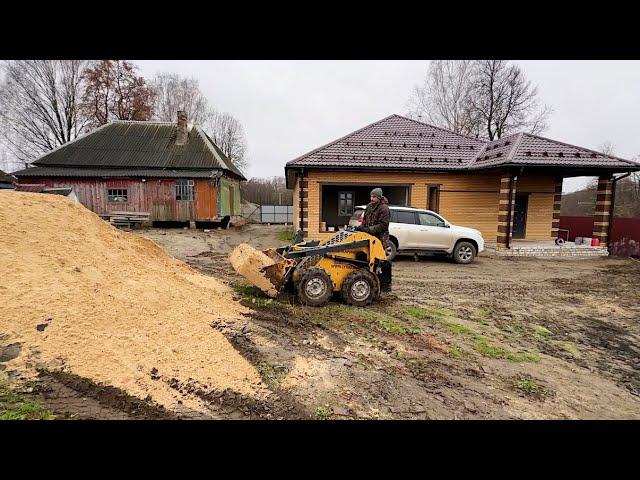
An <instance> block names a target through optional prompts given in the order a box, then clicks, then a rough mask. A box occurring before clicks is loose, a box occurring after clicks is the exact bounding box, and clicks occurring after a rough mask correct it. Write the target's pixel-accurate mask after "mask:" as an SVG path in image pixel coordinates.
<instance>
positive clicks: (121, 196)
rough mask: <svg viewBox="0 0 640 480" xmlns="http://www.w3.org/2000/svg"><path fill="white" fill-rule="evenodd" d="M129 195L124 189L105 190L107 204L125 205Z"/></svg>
mask: <svg viewBox="0 0 640 480" xmlns="http://www.w3.org/2000/svg"><path fill="white" fill-rule="evenodd" d="M128 201H129V195H128V192H127V189H126V188H109V189H107V202H109V203H127V202H128Z"/></svg>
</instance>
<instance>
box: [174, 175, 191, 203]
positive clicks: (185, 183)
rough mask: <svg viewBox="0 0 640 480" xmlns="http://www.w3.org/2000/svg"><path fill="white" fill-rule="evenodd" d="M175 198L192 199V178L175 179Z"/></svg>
mask: <svg viewBox="0 0 640 480" xmlns="http://www.w3.org/2000/svg"><path fill="white" fill-rule="evenodd" d="M176 200H189V201H192V200H193V180H176Z"/></svg>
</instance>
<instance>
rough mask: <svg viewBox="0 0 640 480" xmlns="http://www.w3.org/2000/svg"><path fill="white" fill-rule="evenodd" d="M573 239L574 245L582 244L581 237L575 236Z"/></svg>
mask: <svg viewBox="0 0 640 480" xmlns="http://www.w3.org/2000/svg"><path fill="white" fill-rule="evenodd" d="M573 241H574V242H575V244H576V245H582V237H576V238H575V239H574V240H573Z"/></svg>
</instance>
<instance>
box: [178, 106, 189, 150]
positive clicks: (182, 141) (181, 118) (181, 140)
mask: <svg viewBox="0 0 640 480" xmlns="http://www.w3.org/2000/svg"><path fill="white" fill-rule="evenodd" d="M177 126H178V133H177V136H176V145H186V143H187V113H186V112H184V111H182V110H178V124H177Z"/></svg>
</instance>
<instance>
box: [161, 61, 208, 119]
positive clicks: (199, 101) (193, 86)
mask: <svg viewBox="0 0 640 480" xmlns="http://www.w3.org/2000/svg"><path fill="white" fill-rule="evenodd" d="M150 85H151V88H152V89H153V91H154V92H155V103H154V112H155V118H156V120H160V121H162V122H173V121H175V119H176V112H177V111H178V110H182V111H184V112H186V114H187V118H188V119H189V121H190V122H193V123H195V124H197V125H203V124H204V123H205V122H206V121H207V120H208V119H209V117H210V115H211V112H210V109H209V102H208V101H207V98H206V97H205V96H204V95H203V93H202V92H201V91H200V87H199V85H198V80H197V79H195V78H186V77H181V76H180V75H178V74H177V73H166V72H162V73H157V74H156V75H155V76H154V77H153V79H152V80H151V82H150Z"/></svg>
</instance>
